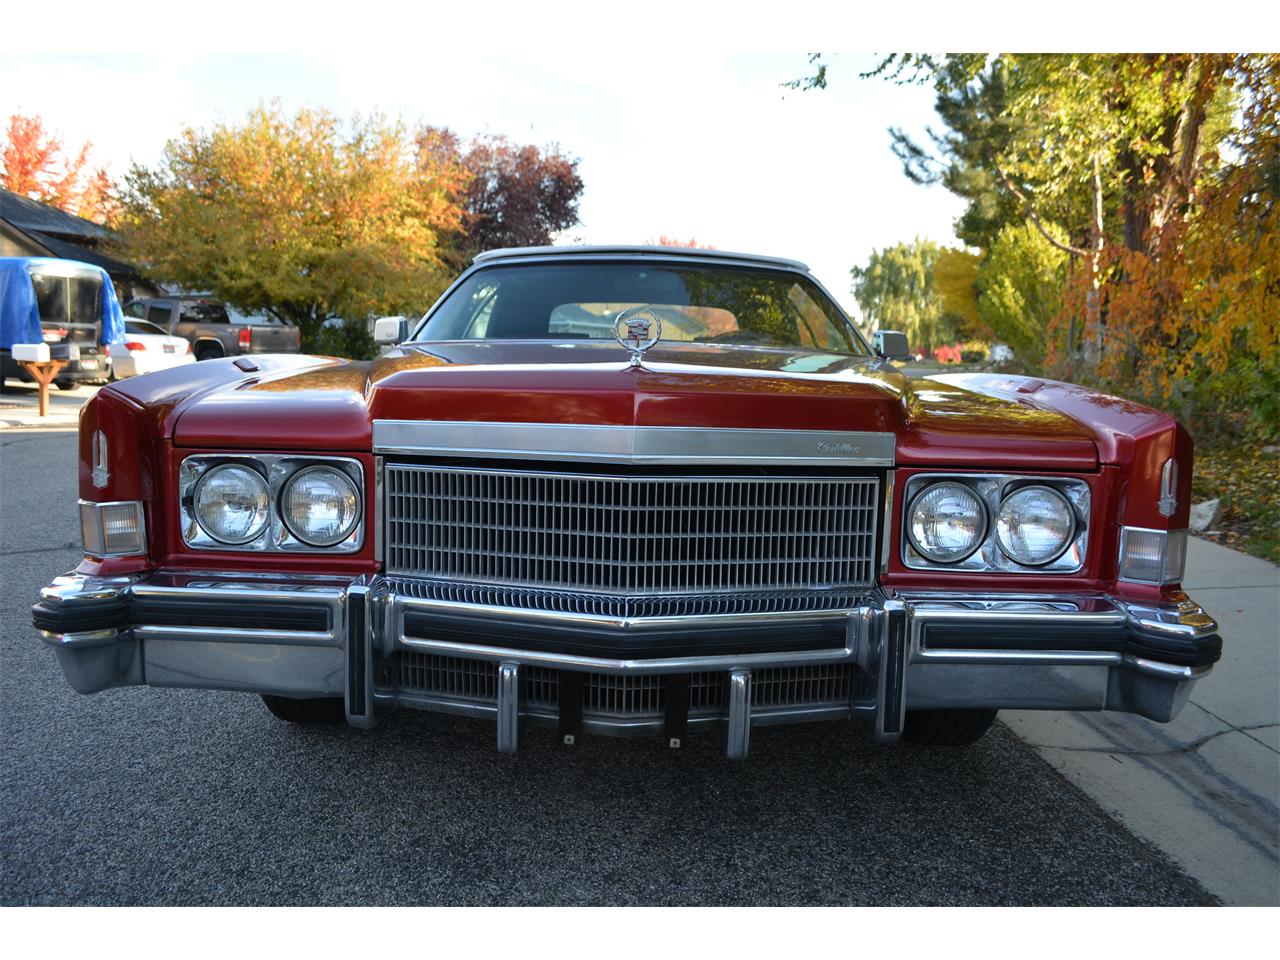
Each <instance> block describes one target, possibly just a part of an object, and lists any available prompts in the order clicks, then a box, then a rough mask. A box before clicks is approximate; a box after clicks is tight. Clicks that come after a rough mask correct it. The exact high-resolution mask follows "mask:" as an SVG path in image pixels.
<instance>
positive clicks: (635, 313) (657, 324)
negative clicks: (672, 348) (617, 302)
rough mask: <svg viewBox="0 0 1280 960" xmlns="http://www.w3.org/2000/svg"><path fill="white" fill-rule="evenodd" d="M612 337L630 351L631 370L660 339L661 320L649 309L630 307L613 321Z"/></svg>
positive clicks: (638, 364)
mask: <svg viewBox="0 0 1280 960" xmlns="http://www.w3.org/2000/svg"><path fill="white" fill-rule="evenodd" d="M613 335H614V337H616V338H617V340H618V342H619V343H620V344H622V345H623V346H624V347H626V348H627V349H628V350H630V351H631V366H632V368H635V367H638V366H640V359H641V357H643V356H644V352H645V351H646V350H648V349H649V348H650V347H652V346H653V345H654V344H655V343H657V342H658V340H660V339H661V337H662V320H661V318H659V316H658V315H657V314H656V313H655V312H654V311H653V310H652V309H650V308H649V307H631V308H630V309H629V310H623V311H622V312H621V313H620V314H618V316H617V319H615V320H614V321H613Z"/></svg>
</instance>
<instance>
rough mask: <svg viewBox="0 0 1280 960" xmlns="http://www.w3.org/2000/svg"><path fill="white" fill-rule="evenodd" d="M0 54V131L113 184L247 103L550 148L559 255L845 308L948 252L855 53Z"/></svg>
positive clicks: (921, 94) (948, 234)
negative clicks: (810, 292) (803, 293)
mask: <svg viewBox="0 0 1280 960" xmlns="http://www.w3.org/2000/svg"><path fill="white" fill-rule="evenodd" d="M166 49H167V48H166V46H165V45H158V46H156V47H154V49H152V51H151V52H148V53H146V54H145V55H144V54H143V53H141V52H137V53H133V54H130V55H128V56H109V57H92V56H63V57H51V56H42V57H23V56H14V55H11V54H9V55H6V56H4V57H3V58H0V111H2V113H0V116H3V117H6V118H7V116H8V115H9V114H11V113H15V112H21V113H24V114H33V113H37V114H40V115H41V116H42V117H43V118H44V120H45V123H46V125H47V126H50V127H52V128H53V129H55V130H58V131H60V132H61V133H62V134H63V135H64V136H65V137H66V139H67V141H68V142H70V143H73V144H77V143H79V142H82V141H84V140H89V141H91V142H92V143H93V147H94V151H93V156H94V158H95V160H96V161H97V162H100V163H105V164H106V165H107V166H108V168H109V170H110V172H111V173H112V174H113V175H115V176H118V175H120V174H122V173H123V172H124V170H125V169H127V167H128V165H129V164H130V162H138V163H142V164H153V163H155V162H156V160H157V159H158V157H159V155H160V152H161V150H162V148H163V146H164V143H165V141H166V139H168V138H169V137H171V136H173V135H174V134H176V133H177V131H179V130H180V129H181V128H182V127H183V126H188V125H190V126H204V125H208V124H210V123H211V122H214V121H217V120H236V119H238V118H239V117H242V116H243V115H244V113H245V112H246V111H247V110H249V109H250V108H251V107H253V106H254V105H256V104H257V103H258V101H259V100H262V99H267V100H269V99H272V98H277V97H278V98H279V99H280V100H281V101H282V102H283V104H284V106H285V107H286V109H289V110H292V109H294V108H296V107H298V106H301V105H309V106H323V107H328V108H330V109H331V110H334V111H336V112H338V113H339V114H342V115H349V114H351V113H354V112H356V111H370V110H373V109H379V110H382V111H383V112H386V113H390V114H399V115H401V116H402V117H403V118H404V119H405V120H406V121H408V122H410V123H417V122H419V121H421V122H425V123H429V124H433V125H436V126H447V127H451V128H452V129H454V130H455V131H457V132H458V133H460V134H463V135H469V134H473V133H478V132H490V133H501V134H506V135H508V136H510V137H512V138H513V139H515V140H518V141H520V142H532V143H537V144H539V145H541V144H546V143H551V142H555V143H558V144H559V145H560V146H561V148H562V149H563V150H564V151H565V152H566V153H568V154H569V155H571V156H574V157H578V158H579V159H580V160H581V164H580V167H579V170H580V172H581V175H582V178H583V181H584V183H585V190H584V192H583V195H582V204H581V210H580V213H581V221H582V222H581V225H580V226H579V227H577V228H575V229H573V230H570V231H568V232H567V234H566V235H565V236H564V237H562V238H561V242H566V241H573V240H580V241H582V242H586V243H642V242H644V241H646V240H650V239H656V238H657V237H658V236H659V235H661V234H667V235H668V236H677V237H680V238H682V239H687V238H689V237H696V238H697V240H698V241H700V242H701V243H704V244H712V245H714V246H716V247H719V248H721V249H724V250H741V251H749V252H757V253H768V254H777V255H780V256H785V257H791V258H794V259H798V260H803V261H805V262H806V263H808V264H809V265H810V267H811V268H812V269H813V271H814V273H815V274H816V276H817V277H818V279H819V280H820V281H821V282H822V283H823V284H824V285H826V287H827V288H828V289H829V290H830V291H831V292H832V293H833V294H834V295H835V296H836V297H837V298H838V299H839V300H840V302H841V303H842V304H844V305H845V307H846V308H847V309H851V310H852V309H853V304H852V297H851V295H850V292H849V285H850V278H849V269H850V267H852V266H854V265H855V264H859V263H862V262H864V261H865V260H866V257H867V255H868V254H869V253H870V252H871V250H872V249H873V248H877V247H882V246H885V245H888V244H892V243H896V242H897V241H900V240H911V239H912V238H913V237H916V236H920V237H928V238H930V239H933V240H936V241H939V242H942V243H950V242H954V235H953V233H952V223H953V221H954V220H955V218H956V217H957V216H958V215H959V212H960V204H959V202H958V201H957V200H956V199H955V198H954V197H952V196H951V195H950V194H948V193H947V192H946V191H945V190H943V189H942V188H940V187H930V188H926V187H920V186H917V185H915V184H912V183H911V182H910V181H908V180H907V179H906V178H905V177H904V176H903V175H902V171H901V168H900V166H899V164H898V162H897V160H896V159H895V158H894V157H893V155H892V153H890V151H889V137H888V134H887V132H886V128H887V127H889V126H890V125H895V126H905V127H907V128H908V129H910V130H913V131H916V132H920V131H922V130H923V128H924V126H925V125H926V124H929V123H933V124H936V122H937V118H936V115H935V114H934V111H933V96H932V92H931V91H930V90H929V89H928V88H922V87H913V86H905V87H904V86H895V85H894V84H891V83H888V82H886V81H883V80H863V79H859V78H858V72H859V71H860V70H862V69H865V68H866V67H867V66H868V65H870V64H872V63H874V62H875V59H876V58H875V57H873V56H869V55H846V56H838V57H836V58H835V59H834V60H833V67H832V70H831V72H830V81H831V82H830V87H829V88H828V89H827V90H825V91H814V92H810V93H798V92H793V91H787V90H783V89H782V88H781V87H780V86H779V84H780V83H782V82H783V81H785V80H789V79H791V78H793V77H797V76H800V75H802V74H804V73H805V72H806V70H807V69H808V62H807V58H806V56H805V55H804V54H803V53H795V54H785V55H784V54H768V55H733V54H719V53H715V52H707V53H701V54H698V55H697V56H689V55H687V54H686V55H684V56H679V57H674V56H672V57H668V58H666V59H664V58H662V57H655V56H638V55H636V54H634V53H632V54H628V55H623V56H620V57H617V58H614V59H610V58H609V57H608V56H607V55H605V54H601V55H599V56H592V57H590V58H588V57H584V56H582V55H578V56H558V57H547V56H544V55H525V56H521V55H519V54H512V53H509V52H503V53H500V54H494V55H493V56H488V57H487V56H485V55H483V54H480V53H475V52H468V53H466V54H449V53H444V54H441V53H435V54H433V55H432V56H431V57H429V58H422V57H412V56H408V55H405V54H401V53H390V54H388V55H385V56H382V57H376V56H352V57H343V58H336V57H332V56H324V57H321V56H315V57H308V56H303V55H297V54H280V53H275V54H240V55H220V54H208V55H203V54H199V53H196V54H193V53H191V52H190V51H187V52H185V53H183V52H176V53H173V54H169V53H166V52H165V51H166Z"/></svg>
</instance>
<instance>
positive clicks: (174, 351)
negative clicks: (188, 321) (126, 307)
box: [108, 318, 196, 380]
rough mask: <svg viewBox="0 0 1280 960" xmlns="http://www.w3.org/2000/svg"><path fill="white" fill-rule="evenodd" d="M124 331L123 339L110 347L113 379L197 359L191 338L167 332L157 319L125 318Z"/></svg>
mask: <svg viewBox="0 0 1280 960" xmlns="http://www.w3.org/2000/svg"><path fill="white" fill-rule="evenodd" d="M124 333H125V338H124V343H117V344H113V345H112V346H110V347H109V348H108V350H109V352H110V354H111V376H112V379H116V380H120V379H123V378H125V377H134V376H137V375H138V374H140V373H152V372H154V371H156V370H167V369H169V368H170V367H180V366H182V365H183V364H184V363H195V359H196V358H195V354H194V353H193V352H192V350H191V344H190V343H189V342H188V341H186V340H184V339H183V338H182V337H175V336H171V335H170V334H167V333H165V332H164V331H163V330H161V329H160V328H159V327H157V326H156V325H155V324H154V323H147V321H145V320H134V319H132V318H130V319H127V320H125V322H124Z"/></svg>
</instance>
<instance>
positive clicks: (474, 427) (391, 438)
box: [373, 420, 894, 467]
mask: <svg viewBox="0 0 1280 960" xmlns="http://www.w3.org/2000/svg"><path fill="white" fill-rule="evenodd" d="M373 452H374V453H378V454H407V455H415V456H439V457H478V458H484V459H502V460H530V459H533V460H559V461H566V460H567V461H581V462H589V463H626V464H673V465H699V464H702V465H725V466H813V465H814V464H821V465H824V466H832V467H892V466H893V463H894V435H893V434H892V433H872V432H858V431H841V430H743V429H736V428H723V427H642V426H598V425H594V424H579V423H482V422H472V421H468V420H375V421H373Z"/></svg>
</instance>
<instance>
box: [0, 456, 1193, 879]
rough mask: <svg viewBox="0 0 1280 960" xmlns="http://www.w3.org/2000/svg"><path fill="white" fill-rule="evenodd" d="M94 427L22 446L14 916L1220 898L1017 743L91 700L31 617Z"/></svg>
mask: <svg viewBox="0 0 1280 960" xmlns="http://www.w3.org/2000/svg"><path fill="white" fill-rule="evenodd" d="M74 456H75V454H74V435H73V434H72V433H70V432H66V433H31V432H26V431H6V432H5V433H4V434H3V435H2V436H0V554H2V557H0V579H2V580H3V583H4V587H5V589H4V591H3V596H2V598H0V638H2V640H0V643H3V664H2V669H0V684H2V685H3V686H2V689H3V703H4V705H5V713H4V719H3V721H2V722H3V726H2V727H0V743H3V745H4V749H3V755H2V757H0V764H2V769H3V780H2V782H0V823H2V831H0V832H2V838H0V903H4V904H49V903H73V904H89V903H92V904H197V903H219V904H236V903H238V904H245V903H272V904H277V903H278V904H298V903H318V904H338V903H370V904H410V903H416V904H1196V903H1206V902H1211V901H1212V898H1211V897H1210V896H1209V894H1207V893H1206V892H1205V891H1204V890H1203V889H1202V888H1200V887H1199V886H1198V885H1197V884H1196V883H1195V882H1193V881H1192V880H1190V879H1188V878H1187V877H1186V876H1184V875H1183V874H1182V873H1180V872H1179V871H1178V869H1177V868H1175V867H1174V866H1173V865H1172V864H1171V863H1170V862H1169V861H1168V860H1167V859H1165V858H1164V857H1163V855H1161V854H1159V853H1158V852H1157V851H1156V850H1155V848H1153V847H1150V846H1148V845H1146V844H1145V843H1143V842H1141V841H1139V840H1137V839H1135V838H1134V837H1133V836H1132V835H1131V834H1129V833H1128V832H1127V831H1125V830H1124V829H1123V828H1121V827H1120V826H1119V825H1118V824H1117V823H1116V822H1114V821H1113V820H1111V819H1110V818H1108V817H1107V816H1106V815H1105V814H1103V813H1102V812H1101V810H1100V809H1099V808H1098V807H1097V806H1095V805H1094V804H1093V802H1092V801H1090V800H1088V799H1087V798H1085V797H1084V796H1083V795H1082V794H1080V793H1079V792H1078V791H1076V790H1075V789H1074V788H1072V787H1071V786H1070V785H1069V784H1068V783H1067V782H1066V781H1065V780H1064V779H1062V778H1061V776H1060V775H1059V774H1057V773H1056V772H1054V770H1053V769H1052V768H1051V767H1050V766H1049V765H1048V764H1046V763H1045V762H1044V761H1043V760H1041V759H1040V758H1039V757H1038V756H1037V755H1036V754H1035V752H1034V751H1032V750H1031V749H1030V748H1029V747H1027V746H1026V745H1024V744H1023V743H1022V742H1021V741H1020V740H1018V739H1017V738H1015V737H1014V736H1013V735H1012V734H1011V733H1009V731H1008V730H1006V729H1004V728H1003V727H999V726H997V727H996V728H995V729H994V730H993V732H992V734H991V735H989V736H988V737H987V738H986V739H984V740H983V741H982V742H980V743H979V744H977V745H976V746H975V747H973V748H971V749H969V750H965V751H946V750H927V749H914V748H908V747H896V748H885V747H877V746H875V745H873V744H869V743H865V742H863V741H862V740H861V738H860V737H859V735H858V733H857V732H856V730H855V729H854V728H853V726H852V725H850V724H817V725H812V726H809V727H797V728H791V729H790V730H778V729H762V730H758V731H755V732H753V733H752V737H751V759H750V760H749V761H747V762H746V763H745V764H741V765H734V764H729V763H726V762H725V761H724V760H722V759H721V758H720V757H719V755H718V751H717V748H716V746H715V744H714V743H713V742H712V741H711V740H710V739H707V738H703V739H700V740H698V739H696V740H695V741H694V742H693V745H692V746H691V747H690V748H689V749H688V750H687V751H684V752H681V753H679V754H672V753H670V752H668V751H666V750H664V749H662V748H661V747H660V746H659V745H657V744H655V743H651V742H645V741H623V740H607V739H600V738H588V739H587V742H586V743H585V744H584V745H583V746H582V747H581V748H579V749H577V750H566V749H564V748H561V747H560V746H559V745H558V744H556V743H555V742H554V741H553V737H552V736H551V734H550V733H549V732H546V733H544V732H541V731H534V732H533V733H532V734H531V736H530V742H529V744H528V745H527V746H526V748H525V749H524V750H523V752H521V753H520V754H519V755H518V756H515V757H507V756H500V755H498V754H497V753H495V752H494V750H493V731H492V729H491V728H490V727H489V726H487V725H485V724H483V723H476V722H472V721H466V720H460V719H450V718H441V717H435V716H426V715H415V714H408V715H405V714H402V715H399V716H397V717H394V718H391V719H390V720H389V721H387V722H385V723H383V724H382V725H381V726H380V727H379V728H378V729H376V730H374V731H372V732H367V733H366V732H360V731H355V730H349V729H346V728H340V729H327V730H314V729H298V728H295V727H291V726H288V725H286V724H283V723H280V722H278V721H275V720H273V719H272V718H271V717H270V716H269V715H268V714H267V712H266V709H265V708H264V707H263V706H262V705H261V703H260V702H259V701H257V700H256V699H254V698H250V697H247V696H243V695H235V694H221V693H212V692H194V691H178V690H151V689H145V688H139V689H128V690H116V691H109V692H107V693H103V694H98V695H97V696H94V697H82V696H79V695H78V694H76V693H74V692H73V691H72V690H71V689H70V688H69V687H68V686H67V685H66V684H65V682H64V681H63V679H62V676H61V674H60V672H59V670H58V668H57V665H56V663H55V661H54V658H53V656H52V654H51V653H50V652H49V651H47V650H45V649H44V648H43V645H42V644H41V643H40V642H39V640H38V639H37V638H36V636H35V635H34V633H33V632H32V630H31V627H30V622H29V620H28V612H27V609H28V605H29V604H30V602H31V600H32V599H33V598H34V597H35V595H36V592H37V591H38V589H39V587H40V586H42V585H43V584H44V583H45V582H46V581H47V580H48V579H49V578H50V577H51V576H53V575H55V574H57V573H61V572H63V571H65V570H67V569H69V568H70V567H72V566H73V565H74V564H75V562H76V560H77V549H76V541H77V539H78V537H77V529H76V521H75V511H74V506H73V504H74V500H75V490H74V480H73V478H74Z"/></svg>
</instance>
